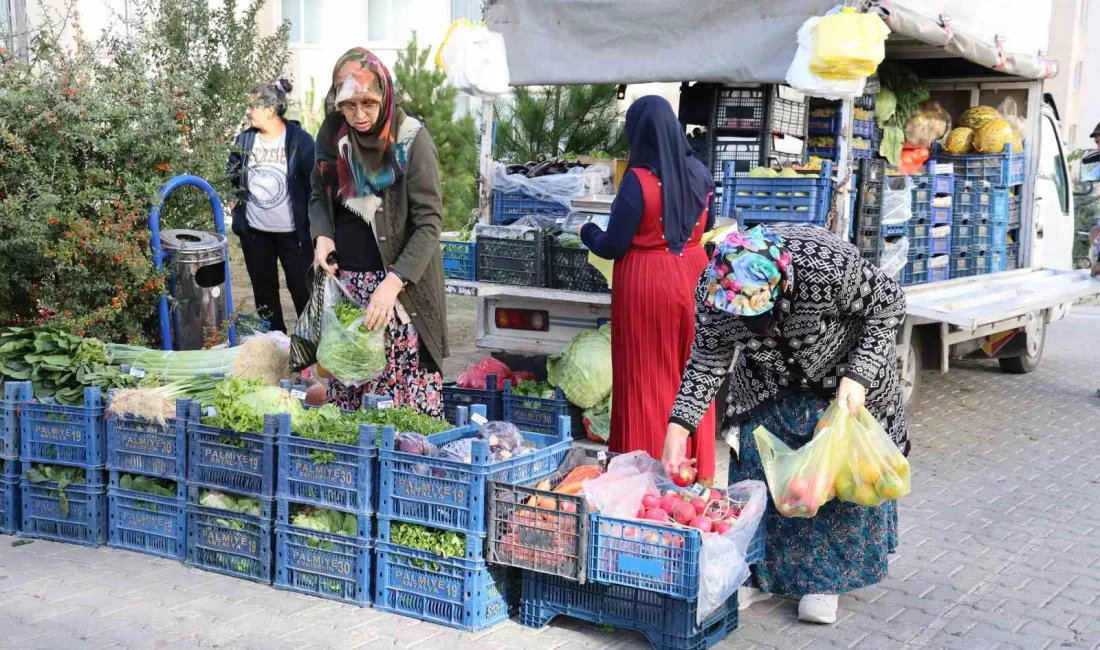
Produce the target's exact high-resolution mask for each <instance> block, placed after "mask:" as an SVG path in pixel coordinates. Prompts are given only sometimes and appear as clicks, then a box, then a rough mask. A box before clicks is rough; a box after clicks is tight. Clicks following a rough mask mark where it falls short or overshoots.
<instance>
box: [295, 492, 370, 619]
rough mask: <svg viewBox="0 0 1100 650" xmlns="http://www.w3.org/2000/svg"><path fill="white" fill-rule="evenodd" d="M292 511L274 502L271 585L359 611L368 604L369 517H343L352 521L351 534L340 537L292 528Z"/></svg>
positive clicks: (365, 515) (356, 515)
mask: <svg viewBox="0 0 1100 650" xmlns="http://www.w3.org/2000/svg"><path fill="white" fill-rule="evenodd" d="M291 508H292V505H291V503H290V502H288V501H286V500H285V499H279V500H278V506H277V514H278V520H277V521H276V523H275V583H274V584H275V587H276V588H278V589H285V590H287V591H294V592H297V593H301V594H306V595H309V596H318V597H321V598H328V599H330V600H336V601H339V602H342V603H348V604H351V605H358V606H360V607H364V606H366V605H370V604H371V600H372V598H371V597H372V594H371V588H370V587H371V571H372V566H371V561H372V559H373V539H372V531H373V515H372V514H370V513H362V514H354V513H349V514H345V516H346V517H355V518H356V520H357V521H356V522H355V525H356V531H355V534H354V535H340V534H336V533H326V532H321V531H317V530H312V529H310V528H305V527H302V526H296V525H294V524H293V523H292V521H293V520H292V517H291ZM349 532H350V531H349Z"/></svg>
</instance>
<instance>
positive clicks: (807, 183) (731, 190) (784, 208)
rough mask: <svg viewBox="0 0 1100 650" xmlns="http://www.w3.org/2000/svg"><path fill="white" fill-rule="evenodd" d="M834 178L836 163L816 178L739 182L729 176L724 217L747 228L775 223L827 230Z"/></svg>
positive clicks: (823, 166)
mask: <svg viewBox="0 0 1100 650" xmlns="http://www.w3.org/2000/svg"><path fill="white" fill-rule="evenodd" d="M728 171H729V168H728V165H727V172H728ZM832 175H833V166H832V163H825V164H824V165H822V166H821V171H820V173H819V175H818V176H816V177H814V176H800V177H791V178H774V177H773V178H748V177H745V178H738V177H736V176H733V175H732V174H729V173H727V174H726V176H725V179H726V180H725V188H724V189H723V191H722V194H723V197H724V198H723V208H722V209H723V212H722V214H723V215H724V216H725V217H727V218H730V219H737V221H738V223H740V224H742V225H743V226H747V225H750V224H757V223H771V222H787V223H806V224H814V225H818V226H824V225H825V224H826V222H827V221H828V219H829V210H830V207H831V203H832V198H833V187H834V184H833V178H832Z"/></svg>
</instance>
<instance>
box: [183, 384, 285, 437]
mask: <svg viewBox="0 0 1100 650" xmlns="http://www.w3.org/2000/svg"><path fill="white" fill-rule="evenodd" d="M301 410H302V404H301V402H299V401H298V400H296V399H294V397H293V396H291V394H290V391H287V390H285V389H282V388H278V387H276V386H264V385H263V383H262V382H261V381H260V380H258V379H240V378H237V377H226V378H225V379H223V380H222V381H221V383H219V384H218V387H217V388H216V389H215V391H214V411H215V412H214V415H213V416H206V417H204V418H203V419H202V422H203V424H209V425H211V426H215V427H218V428H219V429H229V430H231V431H236V432H238V433H249V432H253V433H254V432H260V431H263V430H264V416H265V415H275V414H278V413H289V414H290V416H291V417H292V418H294V417H296V416H297V415H298V414H299V413H300V412H301Z"/></svg>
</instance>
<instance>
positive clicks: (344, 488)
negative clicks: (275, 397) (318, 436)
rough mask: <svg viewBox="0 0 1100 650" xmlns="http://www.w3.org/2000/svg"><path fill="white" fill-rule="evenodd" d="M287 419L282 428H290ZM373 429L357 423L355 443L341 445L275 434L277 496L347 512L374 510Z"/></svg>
mask: <svg viewBox="0 0 1100 650" xmlns="http://www.w3.org/2000/svg"><path fill="white" fill-rule="evenodd" d="M281 417H284V418H288V420H287V421H286V422H285V423H284V425H283V427H284V428H285V429H289V428H290V422H289V417H288V416H281ZM376 437H377V428H376V427H371V426H366V425H364V426H361V427H360V428H359V444H357V445H341V444H337V443H332V442H321V441H320V440H310V439H308V438H302V437H300V436H297V435H294V434H293V433H291V434H283V435H280V436H279V490H278V495H279V498H281V499H290V500H291V501H296V502H299V503H308V504H310V505H315V506H319V507H322V508H334V509H336V510H344V511H351V512H374V511H375V510H377V509H378V485H377V476H378V445H377V443H376V442H375V440H376Z"/></svg>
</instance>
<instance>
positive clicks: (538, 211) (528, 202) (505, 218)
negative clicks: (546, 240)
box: [493, 190, 569, 226]
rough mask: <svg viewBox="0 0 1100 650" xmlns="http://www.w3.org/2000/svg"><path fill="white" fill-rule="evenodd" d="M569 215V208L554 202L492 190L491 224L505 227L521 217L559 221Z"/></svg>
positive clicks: (519, 193)
mask: <svg viewBox="0 0 1100 650" xmlns="http://www.w3.org/2000/svg"><path fill="white" fill-rule="evenodd" d="M568 214H569V208H567V207H566V206H564V205H562V204H560V203H558V202H556V201H545V200H542V199H537V198H535V197H533V196H528V195H526V194H524V193H523V192H502V191H501V190H493V224H494V225H498V226H506V225H508V224H510V223H512V222H513V221H516V220H517V219H522V218H523V217H531V216H535V217H549V218H551V219H560V218H563V217H565V216H566V215H568Z"/></svg>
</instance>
